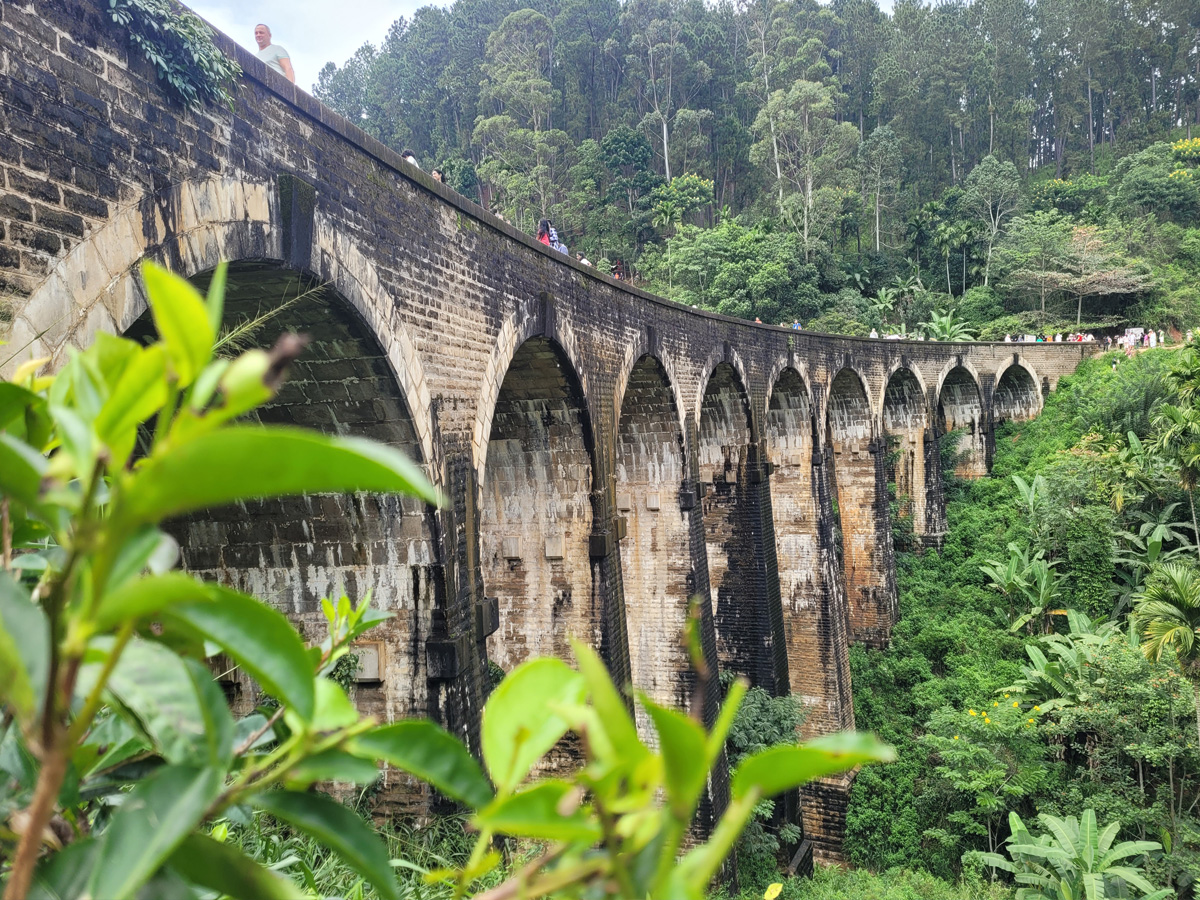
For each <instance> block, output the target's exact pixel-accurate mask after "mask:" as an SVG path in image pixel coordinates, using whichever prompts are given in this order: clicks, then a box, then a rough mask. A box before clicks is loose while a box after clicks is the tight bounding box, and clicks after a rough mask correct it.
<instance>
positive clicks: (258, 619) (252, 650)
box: [160, 576, 315, 721]
mask: <svg viewBox="0 0 1200 900" xmlns="http://www.w3.org/2000/svg"><path fill="white" fill-rule="evenodd" d="M160 577H162V578H165V577H167V576H160ZM207 595H208V596H207V597H206V598H205V599H203V600H199V601H190V602H185V603H179V604H175V605H172V606H169V607H166V608H164V609H163V610H162V617H163V619H164V621H168V622H171V623H172V624H175V625H178V626H179V627H180V628H182V629H183V630H184V631H185V632H187V631H191V632H192V633H193V634H195V635H197V636H200V637H203V638H204V639H205V640H209V641H212V642H213V643H214V644H217V645H218V646H219V647H220V648H221V649H222V650H223V651H224V652H225V653H228V654H229V655H230V656H231V657H233V659H234V660H235V661H236V662H237V663H238V665H240V666H241V667H242V668H243V669H245V670H246V671H247V672H249V673H250V674H251V675H252V676H253V677H254V678H255V679H256V680H257V681H258V682H259V683H260V684H262V686H263V687H264V688H265V689H266V690H267V691H268V692H270V693H271V694H273V695H274V696H276V697H278V698H279V699H280V700H281V701H282V702H284V703H286V704H287V706H288V708H289V709H290V710H291V711H292V712H294V713H295V714H296V715H298V716H300V718H301V719H304V720H305V721H307V720H309V719H311V718H312V715H313V710H314V704H315V694H314V687H313V670H312V664H311V662H310V661H309V658H308V653H307V651H306V650H305V649H304V643H303V642H302V641H301V640H300V636H299V635H297V634H296V631H295V629H293V628H292V626H291V625H290V624H289V623H288V620H287V618H286V617H285V616H284V615H283V613H281V612H279V611H278V610H275V609H272V608H271V607H269V606H267V605H266V604H265V603H261V602H260V601H258V600H255V599H254V598H253V597H250V596H247V595H246V594H241V593H238V592H237V591H233V590H230V589H228V588H223V587H218V586H216V585H208V586H207Z"/></svg>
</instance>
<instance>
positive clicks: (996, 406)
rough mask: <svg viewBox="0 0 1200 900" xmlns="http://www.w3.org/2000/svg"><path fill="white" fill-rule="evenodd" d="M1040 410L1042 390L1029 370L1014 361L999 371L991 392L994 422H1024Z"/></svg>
mask: <svg viewBox="0 0 1200 900" xmlns="http://www.w3.org/2000/svg"><path fill="white" fill-rule="evenodd" d="M1041 411H1042V392H1041V391H1039V390H1038V386H1037V382H1036V381H1034V378H1033V376H1032V375H1030V374H1029V371H1028V370H1027V369H1026V368H1025V367H1024V366H1022V365H1019V364H1016V363H1014V364H1013V365H1011V366H1009V367H1008V368H1007V369H1005V370H1004V371H1003V372H1002V373H1000V378H999V380H998V381H997V382H996V389H995V390H994V391H993V392H992V420H993V421H994V422H1025V421H1027V420H1029V419H1032V418H1034V417H1036V416H1037V414H1038V413H1040V412H1041Z"/></svg>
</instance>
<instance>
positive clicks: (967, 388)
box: [936, 358, 988, 478]
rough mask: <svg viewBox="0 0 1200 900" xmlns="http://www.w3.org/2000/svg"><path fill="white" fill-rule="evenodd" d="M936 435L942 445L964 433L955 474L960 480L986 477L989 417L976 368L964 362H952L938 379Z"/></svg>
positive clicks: (958, 450) (957, 360)
mask: <svg viewBox="0 0 1200 900" xmlns="http://www.w3.org/2000/svg"><path fill="white" fill-rule="evenodd" d="M936 424H937V432H938V439H939V441H940V440H942V439H943V437H944V436H945V435H947V434H950V433H951V432H953V431H959V432H961V433H962V438H961V439H960V441H959V444H958V448H957V453H958V460H957V462H956V464H955V467H954V471H955V474H957V475H958V476H959V477H960V478H981V477H982V476H984V475H986V474H987V433H988V427H987V416H986V414H985V410H984V405H983V388H982V386H981V383H980V380H979V375H978V373H977V372H976V371H975V367H974V366H972V365H971V364H970V363H969V362H964V361H962V360H961V358H959V359H956V360H951V361H950V362H949V363H947V365H946V367H945V368H944V369H943V371H942V374H941V375H940V376H939V378H938V392H937V420H936Z"/></svg>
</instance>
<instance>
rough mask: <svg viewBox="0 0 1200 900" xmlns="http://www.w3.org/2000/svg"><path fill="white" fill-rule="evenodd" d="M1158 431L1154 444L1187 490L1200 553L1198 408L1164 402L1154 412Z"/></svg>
mask: <svg viewBox="0 0 1200 900" xmlns="http://www.w3.org/2000/svg"><path fill="white" fill-rule="evenodd" d="M1154 427H1155V428H1156V429H1157V431H1158V435H1157V436H1156V437H1155V439H1154V441H1153V448H1154V449H1155V450H1158V451H1160V452H1162V453H1165V454H1166V455H1167V456H1169V457H1170V458H1171V459H1173V460H1174V461H1175V463H1176V464H1177V465H1178V466H1179V484H1180V486H1181V487H1182V488H1183V489H1184V491H1186V492H1187V498H1188V506H1189V507H1190V509H1191V512H1192V531H1193V532H1194V533H1195V534H1196V535H1197V541H1196V547H1197V554H1200V528H1198V527H1197V525H1196V498H1195V491H1196V484H1197V483H1198V482H1200V409H1197V408H1196V407H1195V406H1172V405H1171V404H1170V403H1164V404H1163V405H1162V406H1160V407H1159V408H1158V412H1157V413H1156V414H1155V416H1154Z"/></svg>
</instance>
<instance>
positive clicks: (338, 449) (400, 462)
mask: <svg viewBox="0 0 1200 900" xmlns="http://www.w3.org/2000/svg"><path fill="white" fill-rule="evenodd" d="M2 437H3V436H0V439H2ZM0 462H3V459H2V458H0ZM0 486H2V482H0ZM345 491H384V492H391V491H395V492H400V493H412V494H417V495H418V496H421V497H423V498H425V499H426V500H428V501H430V502H434V501H435V500H436V492H435V491H434V489H433V486H432V485H430V484H429V482H428V481H427V480H426V479H425V476H424V475H423V474H422V473H421V471H420V469H419V468H418V467H417V465H416V464H415V463H413V462H412V461H411V460H410V459H408V457H406V456H404V455H403V454H402V453H400V452H399V451H398V450H393V449H392V448H391V447H385V446H382V445H379V444H372V443H369V442H367V441H361V440H356V439H353V438H331V437H326V436H324V435H321V434H317V433H315V432H312V431H306V430H303V429H299V428H264V427H262V426H258V425H235V426H232V427H229V428H224V429H222V430H220V431H214V432H211V433H208V434H204V435H201V436H200V437H197V438H196V439H195V440H191V441H188V442H186V443H184V444H183V445H181V446H172V447H171V451H170V452H169V453H166V454H163V455H157V456H153V457H151V458H150V459H148V460H146V461H145V463H144V464H143V465H142V466H141V468H140V469H139V470H138V471H137V472H136V473H135V475H134V476H133V478H131V479H130V481H129V483H128V484H127V486H126V491H125V494H124V497H123V502H122V503H121V504H120V506H119V508H118V509H116V510H114V517H115V518H117V520H118V521H120V522H121V523H122V524H123V525H125V526H126V527H136V526H138V525H141V524H144V523H147V522H159V521H162V520H163V519H167V518H170V517H172V516H178V515H181V514H183V513H187V512H192V511H194V510H197V509H203V508H205V507H209V506H221V505H223V504H227V503H233V502H234V501H236V500H245V499H251V498H255V497H280V496H292V495H300V494H319V493H341V492H345Z"/></svg>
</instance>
